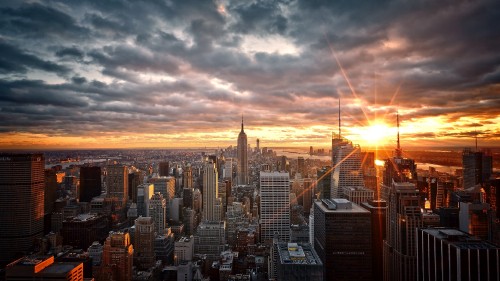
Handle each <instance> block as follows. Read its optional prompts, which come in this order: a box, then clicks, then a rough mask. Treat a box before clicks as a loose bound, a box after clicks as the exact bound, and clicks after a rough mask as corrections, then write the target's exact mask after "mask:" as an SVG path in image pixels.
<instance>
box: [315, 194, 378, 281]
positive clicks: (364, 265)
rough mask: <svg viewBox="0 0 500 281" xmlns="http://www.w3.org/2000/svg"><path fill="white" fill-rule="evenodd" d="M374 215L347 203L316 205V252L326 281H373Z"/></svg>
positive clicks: (332, 201) (335, 202)
mask: <svg viewBox="0 0 500 281" xmlns="http://www.w3.org/2000/svg"><path fill="white" fill-rule="evenodd" d="M371 232H372V228H371V214H370V212H369V211H367V210H365V209H363V208H361V207H360V206H358V205H357V204H354V203H352V202H350V201H348V200H346V199H331V200H330V199H323V200H321V201H316V202H314V250H315V251H316V252H317V253H318V256H319V257H320V259H321V261H322V262H323V265H324V268H325V271H324V280H345V281H347V280H372V236H371Z"/></svg>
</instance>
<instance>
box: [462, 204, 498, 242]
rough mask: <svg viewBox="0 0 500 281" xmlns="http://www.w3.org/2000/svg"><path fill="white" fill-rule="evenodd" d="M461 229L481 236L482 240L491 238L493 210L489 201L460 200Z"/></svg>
mask: <svg viewBox="0 0 500 281" xmlns="http://www.w3.org/2000/svg"><path fill="white" fill-rule="evenodd" d="M459 210H460V211H459V225H460V230H461V231H464V232H467V233H469V234H471V235H474V236H476V237H479V238H480V239H482V240H489V239H490V238H491V233H490V232H491V225H492V224H493V218H492V217H493V212H492V211H491V207H490V204H488V203H480V202H477V203H470V202H460V208H459Z"/></svg>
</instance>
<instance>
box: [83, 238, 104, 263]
mask: <svg viewBox="0 0 500 281" xmlns="http://www.w3.org/2000/svg"><path fill="white" fill-rule="evenodd" d="M103 249H104V248H103V246H102V245H101V243H99V241H94V242H92V245H90V247H89V248H88V249H87V252H88V253H89V257H90V258H91V259H92V265H95V266H99V265H101V262H102V252H103Z"/></svg>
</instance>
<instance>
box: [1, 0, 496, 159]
mask: <svg viewBox="0 0 500 281" xmlns="http://www.w3.org/2000/svg"><path fill="white" fill-rule="evenodd" d="M145 2H147V3H145ZM499 19H500V2H499V1H497V0H492V1H354V2H353V1H328V0H325V1H310V0H290V1H288V0H285V1H198V0H189V1H187V0H183V1H160V0H157V1H144V2H143V1H132V0H130V1H101V0H94V1H26V2H24V3H23V2H22V1H2V2H1V4H0V149H8V148H15V149H18V148H35V149H49V148H109V147H117V148H118V147H119V148H125V147H164V148H174V147H203V146H209V147H217V146H220V147H226V146H229V145H236V139H237V135H238V132H239V130H240V122H241V115H244V118H245V131H246V133H247V135H248V138H249V143H250V144H251V145H252V146H254V145H255V139H256V138H259V139H260V141H261V146H262V147H265V146H301V147H309V146H310V145H312V146H314V147H328V146H329V144H330V139H331V134H332V131H335V132H337V130H338V127H337V126H338V100H339V98H340V99H341V108H342V109H341V112H342V133H343V135H344V136H346V137H347V138H349V139H351V140H352V141H353V142H355V143H359V144H361V146H362V147H373V146H389V147H391V146H394V145H395V139H396V129H395V126H396V112H397V111H398V112H399V115H400V123H401V129H400V131H401V138H402V144H403V145H404V146H473V145H474V140H473V137H474V135H476V133H477V135H478V139H479V144H480V145H481V146H500V125H499V124H500V20H499Z"/></svg>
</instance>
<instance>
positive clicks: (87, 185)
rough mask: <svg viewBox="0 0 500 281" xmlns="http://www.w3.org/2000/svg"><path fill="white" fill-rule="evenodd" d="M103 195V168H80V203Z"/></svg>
mask: <svg viewBox="0 0 500 281" xmlns="http://www.w3.org/2000/svg"><path fill="white" fill-rule="evenodd" d="M99 195H101V167H80V202H90V201H92V198H94V197H96V196H99Z"/></svg>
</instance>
